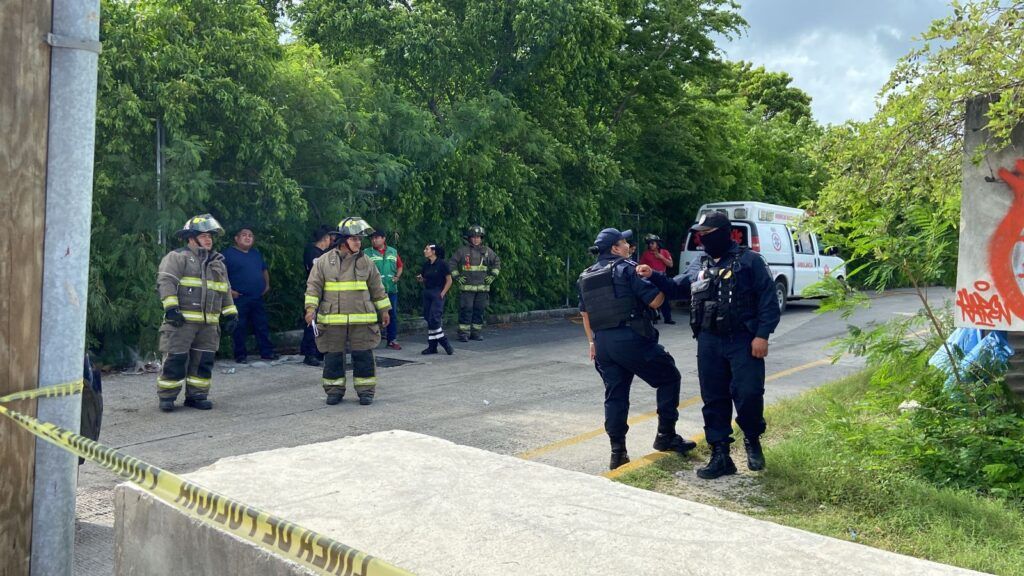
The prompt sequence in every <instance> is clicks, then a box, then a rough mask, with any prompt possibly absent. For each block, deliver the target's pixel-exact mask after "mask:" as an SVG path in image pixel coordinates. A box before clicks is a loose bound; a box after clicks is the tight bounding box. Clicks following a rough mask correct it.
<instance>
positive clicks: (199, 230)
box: [175, 214, 224, 239]
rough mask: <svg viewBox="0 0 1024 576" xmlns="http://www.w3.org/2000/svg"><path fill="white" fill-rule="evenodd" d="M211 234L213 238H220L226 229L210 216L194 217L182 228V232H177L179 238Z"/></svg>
mask: <svg viewBox="0 0 1024 576" xmlns="http://www.w3.org/2000/svg"><path fill="white" fill-rule="evenodd" d="M204 233H206V234H210V235H211V236H220V235H221V234H223V233H224V228H223V227H222V226H221V225H220V222H217V219H216V218H214V217H213V216H210V215H209V214H200V215H198V216H193V217H191V218H189V219H188V221H186V222H185V225H184V226H182V227H181V230H178V231H177V232H175V235H176V236H177V237H178V238H186V239H187V238H192V237H195V236H199V235H200V234H204Z"/></svg>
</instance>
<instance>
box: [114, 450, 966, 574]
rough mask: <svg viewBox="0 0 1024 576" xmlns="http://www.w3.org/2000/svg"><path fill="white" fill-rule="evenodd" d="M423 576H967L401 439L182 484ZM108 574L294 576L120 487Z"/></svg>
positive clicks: (539, 468)
mask: <svg viewBox="0 0 1024 576" xmlns="http://www.w3.org/2000/svg"><path fill="white" fill-rule="evenodd" d="M187 476H188V477H189V479H191V480H192V481H194V482H197V483H199V484H200V485H203V486H206V487H207V488H210V489H212V490H215V491H217V492H220V493H222V494H225V495H227V496H230V497H233V498H237V499H239V500H241V501H243V502H245V503H247V504H249V505H252V506H256V507H258V508H261V509H263V510H265V511H267V512H270V513H272V514H276V515H278V516H280V517H283V518H287V519H289V520H290V521H292V522H295V523H297V524H299V525H302V526H304V527H306V528H311V529H313V530H317V531H319V532H321V533H323V534H326V535H328V536H330V537H332V538H334V539H335V540H337V541H339V542H341V543H343V544H346V545H348V546H352V547H354V548H356V549H358V550H361V551H363V552H366V553H368V554H371V555H374V556H376V557H378V558H380V559H382V560H385V561H387V562H390V563H392V564H395V565H397V566H399V567H401V568H404V569H406V570H410V571H412V572H413V573H415V574H419V575H421V576H429V575H437V576H455V575H465V576H505V575H510V574H512V575H515V574H523V575H530V576H540V575H551V576H556V575H557V576H572V575H581V576H582V575H592V574H629V575H631V576H636V575H645V574H650V575H658V576H662V575H668V574H708V575H712V574H713V575H728V574H744V575H745V574H759V575H763V576H771V575H775V574H785V575H789V576H823V575H831V574H835V575H840V574H841V575H844V576H847V575H864V576H869V575H870V576H883V575H893V576H895V575H900V576H904V575H908V574H913V575H925V574H934V575H937V576H938V575H947V574H949V575H952V574H973V573H972V572H969V571H966V570H960V569H957V568H952V567H948V566H943V565H940V564H935V563H932V562H926V561H923V560H918V559H915V558H910V557H907V556H900V555H898V554H892V553H890V552H884V551H881V550H876V549H873V548H868V547H866V546H862V545H859V544H855V543H852V542H845V541H841V540H836V539H833V538H826V537H824V536H819V535H816V534H811V533H809V532H803V531H801V530H795V529H792V528H786V527H783V526H779V525H776V524H772V523H769V522H764V521H761V520H755V519H753V518H749V517H747V516H743V515H740V514H735V513H732V512H727V511H724V510H720V509H717V508H713V507H710V506H705V505H702V504H697V503H694V502H689V501H686V500H682V499H679V498H674V497H671V496H666V495H663V494H657V493H654V492H648V491H645V490H638V489H635V488H631V487H629V486H626V485H623V484H618V483H616V482H613V481H611V480H608V479H606V478H601V477H597V476H590V475H586V474H581V473H578V472H571V471H567V470H562V469H559V468H554V467H550V466H546V465H543V464H538V463H535V462H529V461H525V460H521V459H518V458H513V457H509V456H501V455H498V454H493V453H490V452H486V451H483V450H479V449H476V448H469V447H465V446H459V445H456V444H453V443H451V442H447V441H445V440H440V439H437V438H432V437H429V436H423V435H420V434H413V433H410V432H402V431H389V432H379V433H375V434H368V435H364V436H354V437H348V438H342V439H339V440H335V441H331V442H324V443H320V444H311V445H307V446H298V447H295V448H284V449H278V450H271V451H267V452H259V453H255V454H248V455H243V456H236V457H232V458H225V459H223V460H221V461H219V462H217V463H216V464H214V465H212V466H209V467H207V468H204V469H202V470H199V471H196V472H194V473H192V474H188V475H187ZM117 498H118V500H117V511H116V513H117V519H116V522H117V534H116V538H117V546H116V551H115V554H116V557H117V572H116V573H117V574H119V575H126V574H158V575H162V574H168V575H169V574H175V575H182V574H189V575H192V574H259V575H262V574H289V575H290V574H301V573H302V572H299V571H294V570H293V571H287V570H286V569H285V568H284V567H283V565H282V564H281V561H280V560H276V559H273V558H270V557H268V556H267V555H266V554H265V553H263V552H262V551H259V550H256V549H254V548H253V547H251V546H249V545H247V544H244V543H241V542H239V541H237V540H235V539H234V538H232V537H230V536H225V535H218V534H216V533H215V532H214V531H212V530H210V529H207V528H204V527H198V526H196V525H194V524H193V523H192V521H191V520H189V519H187V518H184V517H183V516H182V515H180V514H179V513H178V512H176V511H174V510H172V509H171V508H170V507H168V506H166V505H163V504H160V503H157V502H154V501H153V500H152V498H150V497H149V496H147V495H144V494H142V493H140V492H139V491H138V490H137V489H135V488H132V487H122V488H120V489H119V492H118V496H117Z"/></svg>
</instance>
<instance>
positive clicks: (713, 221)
mask: <svg viewBox="0 0 1024 576" xmlns="http://www.w3.org/2000/svg"><path fill="white" fill-rule="evenodd" d="M729 226H732V222H731V221H730V220H729V217H728V216H726V215H725V214H722V213H721V212H717V211H716V212H712V213H710V214H701V215H700V220H697V223H696V224H694V225H693V226H691V227H690V231H691V232H704V231H707V230H714V229H715V228H728V227H729Z"/></svg>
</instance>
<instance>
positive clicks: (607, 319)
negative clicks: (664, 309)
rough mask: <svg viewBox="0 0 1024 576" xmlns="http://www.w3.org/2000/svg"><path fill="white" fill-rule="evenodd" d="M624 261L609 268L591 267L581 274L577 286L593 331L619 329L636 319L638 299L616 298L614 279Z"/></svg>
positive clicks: (620, 259)
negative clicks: (616, 269) (616, 267)
mask: <svg viewBox="0 0 1024 576" xmlns="http://www.w3.org/2000/svg"><path fill="white" fill-rule="evenodd" d="M623 260H624V259H623V258H619V259H618V260H615V261H613V262H612V263H611V264H609V265H608V266H603V267H600V268H597V267H590V268H587V269H586V270H584V271H583V273H582V274H580V278H579V280H578V281H577V284H578V285H579V288H580V294H581V295H582V298H583V302H584V303H585V304H586V307H587V317H588V318H589V320H590V329H591V330H594V331H597V330H606V329H608V328H617V327H619V326H622V325H623V324H624V323H626V322H628V321H629V320H630V319H632V318H634V317H635V312H636V310H637V301H636V298H616V297H615V286H614V284H613V282H612V277H613V275H614V271H615V266H617V265H618V264H619V262H622V261H623Z"/></svg>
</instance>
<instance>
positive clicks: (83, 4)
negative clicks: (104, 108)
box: [0, 0, 100, 576]
mask: <svg viewBox="0 0 1024 576" xmlns="http://www.w3.org/2000/svg"><path fill="white" fill-rule="evenodd" d="M99 17H100V14H99V0H53V1H52V2H51V1H43V2H40V1H38V0H6V1H5V2H4V3H3V4H2V5H0V50H2V54H3V58H0V70H2V71H3V78H4V79H5V82H3V83H2V84H0V130H2V132H0V134H2V137H0V182H2V184H0V186H3V194H2V195H0V218H2V219H3V225H2V226H0V229H2V232H0V366H2V367H0V370H3V371H5V372H6V374H4V377H0V394H3V393H8V392H13V391H16V390H24V389H31V388H36V387H45V386H54V385H57V384H62V383H66V382H71V381H76V380H80V379H81V378H82V359H83V353H84V348H85V319H86V299H87V296H88V288H87V285H88V272H89V231H90V225H91V214H92V180H93V178H92V176H93V159H94V154H93V146H94V141H95V130H96V71H97V64H98V58H99V50H100V46H99ZM16 409H18V410H19V411H23V412H26V413H29V414H31V413H32V412H33V410H32V406H31V405H27V403H26V405H19V406H16ZM35 412H36V415H37V417H38V418H39V419H40V420H43V421H46V422H52V423H54V424H56V425H58V426H62V427H64V428H68V429H70V430H78V427H79V419H80V413H81V399H80V398H79V397H77V396H70V397H65V398H52V399H47V400H45V401H42V402H40V403H39V404H38V406H37V407H36V410H35ZM0 433H2V435H3V439H4V441H3V442H0V503H2V505H3V507H2V508H0V550H3V554H2V555H0V567H2V572H3V573H4V574H9V575H12V576H24V575H32V576H44V575H45V576H70V575H71V573H72V567H73V560H74V543H75V490H76V479H77V458H76V457H75V456H73V455H72V454H70V453H68V452H66V451H64V450H62V449H60V448H57V447H56V446H53V445H50V444H48V443H46V442H44V441H42V440H37V439H35V438H33V437H31V436H28V435H27V434H26V433H25V431H23V430H20V429H16V426H15V425H14V424H13V423H11V422H0Z"/></svg>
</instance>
